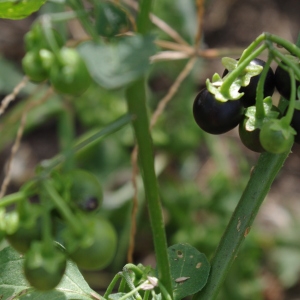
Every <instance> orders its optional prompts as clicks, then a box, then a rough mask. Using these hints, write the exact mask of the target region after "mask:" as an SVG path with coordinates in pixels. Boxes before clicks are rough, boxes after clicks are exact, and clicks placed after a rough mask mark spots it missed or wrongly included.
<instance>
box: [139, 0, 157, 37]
mask: <svg viewBox="0 0 300 300" xmlns="http://www.w3.org/2000/svg"><path fill="white" fill-rule="evenodd" d="M152 2H153V1H152V0H141V1H140V4H139V5H140V11H139V14H138V17H137V32H138V33H140V34H146V33H148V31H149V30H150V26H151V22H150V17H149V15H150V11H151V7H152Z"/></svg>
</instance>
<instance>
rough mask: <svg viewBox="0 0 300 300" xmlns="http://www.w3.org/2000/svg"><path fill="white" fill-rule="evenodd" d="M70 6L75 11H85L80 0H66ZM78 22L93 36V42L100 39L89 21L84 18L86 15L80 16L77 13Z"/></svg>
mask: <svg viewBox="0 0 300 300" xmlns="http://www.w3.org/2000/svg"><path fill="white" fill-rule="evenodd" d="M67 3H68V4H69V5H70V6H71V8H72V9H73V10H75V11H77V10H78V11H85V8H84V6H83V4H82V2H81V1H80V0H69V1H68V2H67ZM78 17H79V20H80V22H81V23H82V25H83V27H84V28H85V30H86V31H87V32H88V34H89V35H90V36H91V37H92V38H93V40H94V41H95V42H99V41H100V37H99V36H98V34H97V32H96V30H95V28H94V27H93V26H92V24H91V22H90V21H89V20H88V19H87V18H86V16H80V15H78Z"/></svg>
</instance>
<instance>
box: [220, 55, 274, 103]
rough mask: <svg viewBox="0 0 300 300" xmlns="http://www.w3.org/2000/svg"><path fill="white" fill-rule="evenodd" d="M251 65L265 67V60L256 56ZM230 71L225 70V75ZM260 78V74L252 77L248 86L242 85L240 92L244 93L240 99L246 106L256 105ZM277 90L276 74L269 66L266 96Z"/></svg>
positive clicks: (265, 89)
mask: <svg viewBox="0 0 300 300" xmlns="http://www.w3.org/2000/svg"><path fill="white" fill-rule="evenodd" d="M250 64H251V65H259V66H262V67H264V66H265V64H266V63H265V62H264V61H263V60H261V59H259V58H255V59H253V60H252V61H251V63H250ZM227 73H228V71H227V70H225V71H224V73H223V77H224V76H225V75H226V74H227ZM259 78H260V74H259V75H257V76H253V77H251V80H250V83H249V84H248V85H247V86H242V87H241V88H240V90H239V92H240V93H244V95H243V96H242V97H241V98H240V101H241V102H242V103H243V105H244V107H249V106H253V105H255V98H256V88H257V84H258V81H259ZM274 91H275V75H274V72H273V70H272V69H271V68H269V70H268V73H267V76H266V80H265V84H264V98H266V97H268V96H272V95H273V93H274Z"/></svg>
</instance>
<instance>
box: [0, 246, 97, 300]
mask: <svg viewBox="0 0 300 300" xmlns="http://www.w3.org/2000/svg"><path fill="white" fill-rule="evenodd" d="M23 261H24V257H23V256H22V255H20V254H19V253H18V252H16V251H15V250H14V249H13V248H11V247H6V248H4V249H3V250H2V251H0V295H1V296H2V297H3V298H2V299H21V300H26V299H30V300H35V299H36V300H40V299H43V300H53V299H55V300H67V299H72V300H73V299H74V300H75V299H78V300H91V299H93V300H95V299H102V298H101V296H100V295H98V294H97V293H96V292H94V291H93V290H92V289H91V288H90V287H89V286H88V284H87V283H86V281H85V280H84V278H83V277H82V275H81V273H80V272H79V270H78V268H77V266H76V265H75V264H74V263H73V262H70V261H69V262H68V264H67V269H66V272H65V275H64V277H63V279H62V281H61V282H60V284H59V285H58V286H57V287H56V288H55V289H54V290H52V291H49V292H39V291H36V290H34V289H33V288H32V287H30V285H29V284H28V282H27V281H26V279H25V277H24V275H23Z"/></svg>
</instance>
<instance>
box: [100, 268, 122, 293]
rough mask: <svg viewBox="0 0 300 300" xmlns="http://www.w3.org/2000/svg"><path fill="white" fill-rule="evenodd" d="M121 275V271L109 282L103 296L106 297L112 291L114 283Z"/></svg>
mask: <svg viewBox="0 0 300 300" xmlns="http://www.w3.org/2000/svg"><path fill="white" fill-rule="evenodd" d="M120 278H123V277H122V272H119V273H117V274H116V275H115V276H114V278H113V280H112V281H111V282H110V284H109V286H108V287H107V289H106V291H105V294H104V295H103V298H105V299H108V296H109V295H110V294H111V293H112V291H113V289H114V287H115V285H116V284H117V282H118V280H119V279H120Z"/></svg>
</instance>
